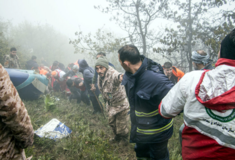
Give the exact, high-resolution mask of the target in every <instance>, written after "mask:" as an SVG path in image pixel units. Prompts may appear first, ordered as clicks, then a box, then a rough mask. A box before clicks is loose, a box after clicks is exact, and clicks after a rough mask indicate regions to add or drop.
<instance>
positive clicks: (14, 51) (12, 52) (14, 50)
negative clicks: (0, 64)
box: [10, 47, 17, 56]
mask: <svg viewBox="0 0 235 160" xmlns="http://www.w3.org/2000/svg"><path fill="white" fill-rule="evenodd" d="M16 53H17V50H16V48H15V47H12V48H11V49H10V54H11V55H13V56H15V55H16Z"/></svg>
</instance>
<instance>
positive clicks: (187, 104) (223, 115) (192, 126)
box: [159, 29, 235, 160]
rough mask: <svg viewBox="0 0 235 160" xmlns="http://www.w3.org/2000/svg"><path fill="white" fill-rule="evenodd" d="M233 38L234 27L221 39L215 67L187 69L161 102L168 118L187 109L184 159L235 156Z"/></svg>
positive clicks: (234, 43)
mask: <svg viewBox="0 0 235 160" xmlns="http://www.w3.org/2000/svg"><path fill="white" fill-rule="evenodd" d="M234 40H235V29H234V30H233V31H232V32H231V33H229V34H228V35H227V36H226V37H225V38H224V39H223V40H222V43H221V49H220V52H219V54H218V58H219V59H218V61H217V63H216V64H215V66H216V68H215V69H213V70H198V71H193V72H190V73H187V74H186V75H185V76H184V77H183V78H182V79H181V80H180V81H179V82H178V83H177V84H176V85H175V86H174V87H173V88H172V89H171V90H170V92H169V93H168V94H167V95H166V96H165V97H164V99H163V100H162V104H161V105H159V111H160V113H161V115H162V116H163V117H165V118H173V117H175V116H176V115H177V114H178V113H180V112H181V110H184V123H185V128H184V129H183V133H182V157H183V159H184V160H201V159H203V160H209V159H234V153H235V150H234V149H235V141H234V139H235V130H234V127H233V126H234V123H235V114H234V109H235V105H234V104H235V99H234V98H233V97H234V96H235V92H234V91H235V87H234V85H235V84H234V82H235V41H234Z"/></svg>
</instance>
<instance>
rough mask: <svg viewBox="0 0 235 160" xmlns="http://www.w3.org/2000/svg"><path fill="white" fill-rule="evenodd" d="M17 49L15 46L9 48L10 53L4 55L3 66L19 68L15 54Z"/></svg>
mask: <svg viewBox="0 0 235 160" xmlns="http://www.w3.org/2000/svg"><path fill="white" fill-rule="evenodd" d="M16 53H17V51H16V48H15V47H12V48H11V50H10V55H6V56H5V57H4V67H5V68H17V69H19V68H20V63H19V57H18V56H17V55H16Z"/></svg>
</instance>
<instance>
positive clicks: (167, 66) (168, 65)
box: [163, 62, 172, 68]
mask: <svg viewBox="0 0 235 160" xmlns="http://www.w3.org/2000/svg"><path fill="white" fill-rule="evenodd" d="M171 67H172V63H171V62H165V63H164V65H163V68H171Z"/></svg>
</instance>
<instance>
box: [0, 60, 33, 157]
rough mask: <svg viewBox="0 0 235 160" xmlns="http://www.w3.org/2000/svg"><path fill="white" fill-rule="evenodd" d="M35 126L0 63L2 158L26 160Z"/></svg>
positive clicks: (0, 142)
mask: <svg viewBox="0 0 235 160" xmlns="http://www.w3.org/2000/svg"><path fill="white" fill-rule="evenodd" d="M33 137H34V132H33V126H32V124H31V120H30V117H29V115H28V113H27V110H26V108H25V106H24V103H23V102H22V101H21V99H20V97H19V94H18V92H17V90H16V88H15V87H14V85H13V83H12V82H11V80H10V77H9V75H8V73H7V72H6V70H5V69H4V68H3V67H2V65H1V64H0V159H1V160H22V159H23V160H25V159H26V158H25V154H24V148H26V147H28V146H29V145H32V144H33Z"/></svg>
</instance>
